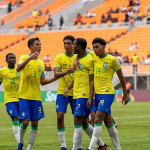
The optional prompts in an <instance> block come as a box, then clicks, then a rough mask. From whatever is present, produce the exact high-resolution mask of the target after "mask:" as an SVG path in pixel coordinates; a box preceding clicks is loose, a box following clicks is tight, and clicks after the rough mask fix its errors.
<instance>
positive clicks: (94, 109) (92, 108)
mask: <svg viewBox="0 0 150 150" xmlns="http://www.w3.org/2000/svg"><path fill="white" fill-rule="evenodd" d="M92 111H96V105H95V99H93V106H92V107H91V109H90V113H91V112H92Z"/></svg>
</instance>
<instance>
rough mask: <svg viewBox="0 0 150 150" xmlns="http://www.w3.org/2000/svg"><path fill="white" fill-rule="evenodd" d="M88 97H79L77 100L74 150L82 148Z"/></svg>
mask: <svg viewBox="0 0 150 150" xmlns="http://www.w3.org/2000/svg"><path fill="white" fill-rule="evenodd" d="M87 100H88V99H87V98H78V99H76V100H75V109H74V128H75V129H74V136H73V148H72V150H81V149H82V136H83V125H82V123H83V118H84V113H85V110H86V104H87Z"/></svg>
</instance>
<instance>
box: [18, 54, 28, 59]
mask: <svg viewBox="0 0 150 150" xmlns="http://www.w3.org/2000/svg"><path fill="white" fill-rule="evenodd" d="M28 57H29V55H21V56H20V59H27V58H28Z"/></svg>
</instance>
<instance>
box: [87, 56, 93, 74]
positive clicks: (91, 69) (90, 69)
mask: <svg viewBox="0 0 150 150" xmlns="http://www.w3.org/2000/svg"><path fill="white" fill-rule="evenodd" d="M88 68H89V75H94V60H93V58H92V59H90V61H89V66H88Z"/></svg>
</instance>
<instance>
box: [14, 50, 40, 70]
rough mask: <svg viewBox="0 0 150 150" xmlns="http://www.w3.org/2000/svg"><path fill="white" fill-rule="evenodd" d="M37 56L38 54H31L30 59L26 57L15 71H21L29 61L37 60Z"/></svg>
mask: <svg viewBox="0 0 150 150" xmlns="http://www.w3.org/2000/svg"><path fill="white" fill-rule="evenodd" d="M38 56H39V53H38V52H35V53H33V54H32V55H31V56H30V57H28V58H27V59H26V60H25V61H23V62H22V63H20V64H19V65H18V66H17V69H16V70H17V72H19V71H21V70H22V69H23V68H24V67H25V66H26V64H27V63H28V62H29V61H30V60H33V59H36V58H38Z"/></svg>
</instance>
